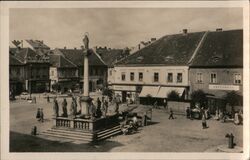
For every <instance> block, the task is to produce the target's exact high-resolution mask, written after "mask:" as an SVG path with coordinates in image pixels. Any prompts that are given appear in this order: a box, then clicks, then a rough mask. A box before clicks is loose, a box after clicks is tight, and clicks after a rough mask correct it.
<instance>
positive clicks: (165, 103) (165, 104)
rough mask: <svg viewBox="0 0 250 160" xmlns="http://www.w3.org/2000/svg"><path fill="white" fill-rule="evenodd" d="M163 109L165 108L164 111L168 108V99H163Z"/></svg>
mask: <svg viewBox="0 0 250 160" xmlns="http://www.w3.org/2000/svg"><path fill="white" fill-rule="evenodd" d="M163 107H164V109H166V108H167V100H166V98H164V99H163Z"/></svg>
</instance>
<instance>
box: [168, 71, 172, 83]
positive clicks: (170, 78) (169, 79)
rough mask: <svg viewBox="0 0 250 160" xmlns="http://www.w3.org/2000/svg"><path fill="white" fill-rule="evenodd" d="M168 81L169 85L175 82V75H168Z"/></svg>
mask: <svg viewBox="0 0 250 160" xmlns="http://www.w3.org/2000/svg"><path fill="white" fill-rule="evenodd" d="M167 81H168V83H172V82H173V73H168V77H167Z"/></svg>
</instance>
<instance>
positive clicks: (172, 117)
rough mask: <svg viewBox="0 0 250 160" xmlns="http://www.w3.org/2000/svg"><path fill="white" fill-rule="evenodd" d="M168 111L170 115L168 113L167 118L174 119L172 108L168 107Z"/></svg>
mask: <svg viewBox="0 0 250 160" xmlns="http://www.w3.org/2000/svg"><path fill="white" fill-rule="evenodd" d="M169 112H170V115H169V117H168V119H174V112H173V110H172V108H170V110H169Z"/></svg>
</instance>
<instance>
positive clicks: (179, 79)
mask: <svg viewBox="0 0 250 160" xmlns="http://www.w3.org/2000/svg"><path fill="white" fill-rule="evenodd" d="M177 83H182V73H177Z"/></svg>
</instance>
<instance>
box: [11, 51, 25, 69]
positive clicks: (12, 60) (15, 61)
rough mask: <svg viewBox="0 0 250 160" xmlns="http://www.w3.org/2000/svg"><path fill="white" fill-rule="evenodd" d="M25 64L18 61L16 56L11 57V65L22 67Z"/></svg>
mask: <svg viewBox="0 0 250 160" xmlns="http://www.w3.org/2000/svg"><path fill="white" fill-rule="evenodd" d="M23 64H24V63H22V62H21V61H20V60H18V59H17V58H16V57H15V56H14V55H12V54H10V56H9V65H13V66H20V65H23Z"/></svg>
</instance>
